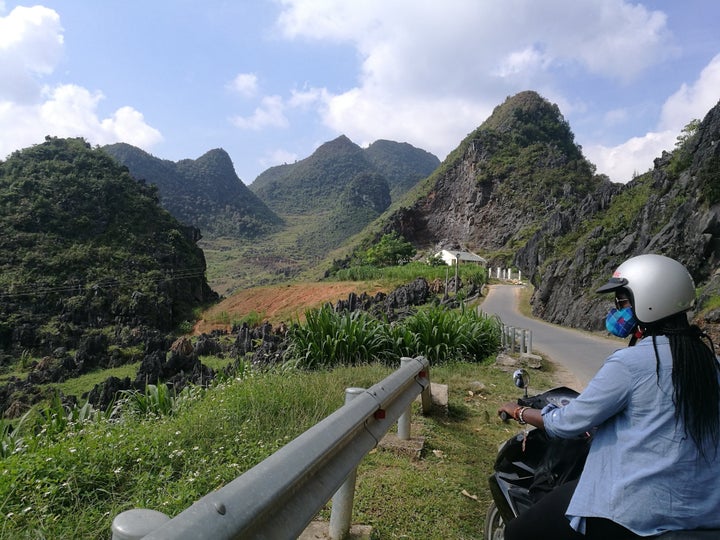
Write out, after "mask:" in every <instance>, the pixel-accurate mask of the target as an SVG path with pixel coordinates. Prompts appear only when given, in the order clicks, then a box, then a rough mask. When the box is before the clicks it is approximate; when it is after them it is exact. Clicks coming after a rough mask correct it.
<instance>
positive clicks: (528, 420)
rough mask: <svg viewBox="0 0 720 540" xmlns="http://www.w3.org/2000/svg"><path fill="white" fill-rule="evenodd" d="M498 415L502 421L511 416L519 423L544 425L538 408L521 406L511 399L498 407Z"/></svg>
mask: <svg viewBox="0 0 720 540" xmlns="http://www.w3.org/2000/svg"><path fill="white" fill-rule="evenodd" d="M498 416H499V417H500V418H502V420H503V422H507V421H508V420H509V419H510V418H513V419H515V420H517V421H518V422H519V423H521V424H530V425H531V426H535V427H539V428H542V427H544V425H545V423H544V422H543V417H542V414H541V413H540V411H539V410H537V409H533V408H531V407H522V406H520V405H518V404H517V403H515V402H512V401H511V402H509V403H505V404H504V405H503V406H502V407H500V408H499V409H498Z"/></svg>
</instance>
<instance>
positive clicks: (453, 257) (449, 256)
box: [435, 249, 487, 266]
mask: <svg viewBox="0 0 720 540" xmlns="http://www.w3.org/2000/svg"><path fill="white" fill-rule="evenodd" d="M435 257H438V258H440V259H442V260H443V261H445V264H447V265H448V266H453V265H456V264H460V263H472V264H479V265H482V266H487V260H486V259H483V258H482V257H481V256H480V255H476V254H475V253H471V252H469V251H462V250H454V249H443V250H441V251H438V252H437V253H436V254H435Z"/></svg>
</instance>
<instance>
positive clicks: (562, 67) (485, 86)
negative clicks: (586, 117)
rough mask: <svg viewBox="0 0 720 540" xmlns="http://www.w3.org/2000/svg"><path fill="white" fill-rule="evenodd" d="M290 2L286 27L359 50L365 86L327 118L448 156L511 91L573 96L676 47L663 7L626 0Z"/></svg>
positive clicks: (360, 132) (296, 34) (631, 74)
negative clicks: (577, 82)
mask: <svg viewBox="0 0 720 540" xmlns="http://www.w3.org/2000/svg"><path fill="white" fill-rule="evenodd" d="M281 3H282V5H283V13H282V14H281V16H280V18H279V25H280V27H281V30H282V31H284V33H285V35H286V37H288V38H290V39H296V38H306V39H308V38H309V39H315V40H330V41H334V42H344V43H350V44H351V45H353V46H354V47H355V48H356V50H357V52H358V55H359V58H360V61H361V72H360V75H359V83H358V85H357V86H356V87H354V88H348V89H347V90H346V91H344V92H341V93H338V94H335V95H327V96H326V97H325V99H324V100H322V101H324V103H325V105H324V106H322V107H321V114H322V117H323V121H324V122H325V123H326V125H327V126H329V127H331V128H332V129H333V130H335V131H336V132H339V133H344V134H346V135H347V136H348V137H350V138H351V139H352V140H354V141H358V142H359V141H373V140H376V139H378V138H395V139H396V140H405V141H407V142H410V143H411V144H415V145H417V146H420V147H422V148H425V149H427V150H429V151H431V152H433V153H435V154H436V155H438V157H440V158H441V159H442V158H443V157H444V156H445V155H446V154H447V153H448V152H449V151H450V150H452V149H453V148H454V147H455V146H457V144H458V143H459V141H460V140H461V139H462V138H463V137H464V136H465V135H466V134H467V133H469V132H470V131H472V130H473V129H475V128H476V127H477V126H478V125H480V124H481V123H482V121H484V120H485V118H486V117H487V116H488V115H489V114H490V113H491V112H492V110H493V108H494V107H495V106H496V105H498V104H499V103H502V102H503V101H504V100H505V98H506V97H507V96H508V95H512V94H515V93H517V92H519V91H522V90H526V89H528V88H531V89H534V90H536V91H538V92H540V93H541V94H542V95H544V96H553V97H555V96H557V97H558V98H559V99H558V101H559V102H562V101H564V100H565V99H564V98H563V96H562V92H561V91H559V90H558V83H557V82H556V81H557V80H559V79H562V77H566V78H567V77H574V76H577V75H578V73H581V74H582V75H587V74H590V75H592V76H597V77H602V78H605V79H608V80H612V81H620V82H627V81H631V80H633V79H634V78H636V77H637V76H638V75H639V74H641V73H643V72H644V71H646V70H647V69H649V68H650V67H652V66H654V65H655V64H657V63H659V62H662V61H663V60H665V59H667V58H669V57H671V56H672V55H673V54H675V52H676V51H675V49H674V48H673V45H672V44H671V43H670V37H669V35H668V31H667V28H666V19H665V16H664V15H663V14H662V13H660V12H652V11H649V10H647V9H646V8H644V7H643V6H642V5H633V4H630V3H627V2H625V1H623V0H587V1H585V2H582V3H578V2H577V1H576V0H549V1H546V2H537V1H536V0H506V1H505V2H501V3H500V2H471V1H461V0H450V1H448V2H444V3H443V4H442V6H440V5H439V4H438V3H437V2H435V1H434V0H395V1H393V2H390V3H389V2H384V1H381V0H366V1H363V2H336V1H332V0H282V2H281Z"/></svg>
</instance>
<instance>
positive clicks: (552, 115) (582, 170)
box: [384, 92, 610, 264]
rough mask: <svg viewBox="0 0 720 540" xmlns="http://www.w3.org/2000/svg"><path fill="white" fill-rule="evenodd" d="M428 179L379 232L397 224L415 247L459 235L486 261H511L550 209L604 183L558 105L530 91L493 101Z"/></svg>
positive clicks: (588, 193)
mask: <svg viewBox="0 0 720 540" xmlns="http://www.w3.org/2000/svg"><path fill="white" fill-rule="evenodd" d="M431 180H433V181H431V182H430V183H429V187H428V188H427V189H428V192H427V193H426V194H425V195H424V196H422V197H420V198H418V199H417V200H416V202H415V203H414V204H413V205H411V206H409V207H405V208H401V209H400V210H398V211H397V212H395V213H394V214H393V215H392V216H390V217H389V218H388V220H387V223H386V226H385V227H384V231H385V232H388V231H391V230H394V231H398V232H399V233H400V234H402V235H403V236H404V237H405V238H406V239H407V240H408V241H411V242H413V244H415V245H416V246H419V247H426V248H430V247H434V246H442V245H446V244H450V243H454V242H460V243H462V244H464V245H468V246H470V247H471V248H472V249H473V250H477V251H480V252H483V253H484V254H487V255H488V256H489V259H490V262H491V264H495V263H498V264H509V263H511V262H512V257H513V256H514V253H515V252H516V251H517V249H518V248H519V247H521V246H523V245H525V243H526V242H527V240H528V238H530V237H531V236H532V234H533V233H534V232H535V231H536V230H538V229H539V228H540V227H541V226H542V225H543V224H544V223H545V222H546V221H547V220H549V219H550V218H551V217H552V216H554V215H555V214H557V211H558V210H557V209H558V208H561V209H566V208H571V207H573V206H576V205H582V204H583V201H585V200H586V199H588V197H590V196H591V194H593V193H594V192H595V191H597V190H601V189H607V186H608V185H609V184H610V182H609V180H608V179H607V178H606V177H603V176H597V175H594V167H593V166H592V165H591V164H590V163H589V162H587V160H585V158H584V157H583V156H582V152H581V150H580V148H579V147H578V146H577V145H576V144H575V142H574V136H573V134H572V132H571V131H570V128H569V126H568V124H567V122H566V121H565V120H564V119H563V117H562V115H561V114H560V111H559V109H558V107H557V106H556V105H553V104H551V103H549V102H547V101H546V100H544V99H543V98H541V97H540V96H539V95H538V94H537V93H535V92H522V93H520V94H517V95H516V96H513V97H511V98H508V100H507V101H506V102H505V103H503V104H502V105H500V106H499V107H497V108H496V109H495V111H494V112H493V114H492V115H491V117H490V118H488V120H486V121H485V122H484V123H483V125H481V126H480V127H479V128H478V129H477V130H476V131H474V132H473V133H471V134H470V135H469V136H468V137H467V138H466V139H465V140H464V141H463V142H462V143H461V145H460V146H459V147H458V149H457V150H455V151H454V152H453V153H452V154H451V155H450V156H449V157H448V159H447V160H446V162H445V163H444V164H443V166H442V167H440V168H439V169H438V171H437V172H436V173H435V174H434V175H433V177H432V178H431ZM562 217H563V216H562V215H558V216H557V218H556V219H559V220H562ZM540 251H541V250H540V249H539V248H538V247H537V246H536V252H537V253H538V254H539V253H540Z"/></svg>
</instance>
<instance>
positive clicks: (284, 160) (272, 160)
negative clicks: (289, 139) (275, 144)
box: [248, 149, 298, 181]
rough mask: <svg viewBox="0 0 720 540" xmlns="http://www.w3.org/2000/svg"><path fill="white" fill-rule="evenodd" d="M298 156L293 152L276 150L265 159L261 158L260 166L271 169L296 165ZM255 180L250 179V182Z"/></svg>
mask: <svg viewBox="0 0 720 540" xmlns="http://www.w3.org/2000/svg"><path fill="white" fill-rule="evenodd" d="M297 159H298V155H297V154H296V153H293V152H288V151H287V150H282V149H278V150H274V151H272V152H270V153H268V154H266V155H265V156H264V157H262V158H260V160H259V162H260V165H261V166H262V167H263V168H264V169H267V168H269V167H273V166H275V165H286V164H288V163H294V162H295V161H297ZM252 180H254V179H248V181H252Z"/></svg>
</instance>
